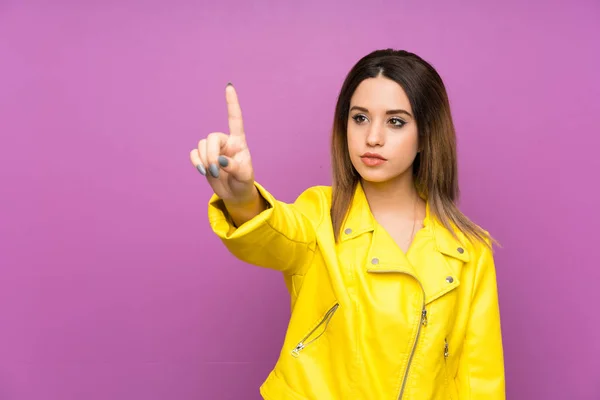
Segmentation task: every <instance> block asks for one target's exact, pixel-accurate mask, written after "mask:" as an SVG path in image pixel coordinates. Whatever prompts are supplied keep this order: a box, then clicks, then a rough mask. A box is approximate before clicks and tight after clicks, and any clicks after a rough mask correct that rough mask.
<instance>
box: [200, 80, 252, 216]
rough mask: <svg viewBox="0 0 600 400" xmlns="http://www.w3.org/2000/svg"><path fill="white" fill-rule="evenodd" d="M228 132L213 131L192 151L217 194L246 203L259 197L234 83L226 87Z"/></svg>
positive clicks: (238, 202)
mask: <svg viewBox="0 0 600 400" xmlns="http://www.w3.org/2000/svg"><path fill="white" fill-rule="evenodd" d="M225 98H226V100H227V114H228V120H229V135H227V134H225V133H222V132H213V133H210V134H209V135H208V136H207V137H206V139H202V140H200V142H199V143H198V148H197V149H194V150H192V151H191V153H190V160H191V161H192V164H193V165H194V166H195V167H196V168H197V169H198V171H200V173H201V174H202V175H204V176H206V177H207V180H208V183H209V185H210V186H211V188H212V189H213V191H214V192H215V194H216V195H217V196H219V197H220V198H221V199H223V200H224V201H225V203H229V204H247V203H251V202H253V201H255V200H256V198H257V195H258V192H257V190H256V188H255V186H254V169H253V168H252V160H251V158H250V151H249V150H248V145H247V143H246V134H245V132H244V124H243V120H242V110H241V108H240V104H239V101H238V97H237V93H236V91H235V89H234V87H233V86H232V85H231V84H228V85H227V87H226V88H225Z"/></svg>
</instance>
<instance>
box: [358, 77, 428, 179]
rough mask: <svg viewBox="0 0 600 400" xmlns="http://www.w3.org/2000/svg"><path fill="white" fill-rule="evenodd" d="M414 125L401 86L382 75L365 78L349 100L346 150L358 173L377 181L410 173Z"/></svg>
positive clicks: (415, 145) (416, 146)
mask: <svg viewBox="0 0 600 400" xmlns="http://www.w3.org/2000/svg"><path fill="white" fill-rule="evenodd" d="M417 132H418V131H417V124H416V121H415V119H414V118H413V112H412V109H411V107H410V102H409V100H408V97H407V96H406V93H404V90H403V89H402V87H401V86H400V85H399V84H397V83H396V82H394V81H393V80H391V79H388V78H385V77H383V76H378V77H377V78H369V79H365V80H364V81H362V82H361V83H360V85H358V87H357V88H356V91H355V92H354V94H353V95H352V98H351V99H350V113H349V116H348V151H349V152H350V160H351V161H352V164H353V165H354V168H356V170H357V171H358V173H359V174H360V176H361V177H362V178H363V179H364V180H365V181H368V182H373V183H381V182H386V181H390V180H393V179H395V178H398V177H400V176H402V175H403V174H406V173H409V174H412V168H411V167H412V164H413V161H414V160H415V157H416V155H417V152H418V149H419V143H418V134H417Z"/></svg>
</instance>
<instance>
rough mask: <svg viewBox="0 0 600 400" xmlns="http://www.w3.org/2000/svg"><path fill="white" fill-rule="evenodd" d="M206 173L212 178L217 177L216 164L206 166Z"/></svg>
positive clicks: (217, 168) (217, 169)
mask: <svg viewBox="0 0 600 400" xmlns="http://www.w3.org/2000/svg"><path fill="white" fill-rule="evenodd" d="M208 172H210V174H211V175H212V176H213V178H218V177H219V167H217V164H210V165H209V166H208Z"/></svg>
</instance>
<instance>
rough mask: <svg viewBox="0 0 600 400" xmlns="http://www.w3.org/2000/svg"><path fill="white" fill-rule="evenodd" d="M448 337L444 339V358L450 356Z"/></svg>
mask: <svg viewBox="0 0 600 400" xmlns="http://www.w3.org/2000/svg"><path fill="white" fill-rule="evenodd" d="M448 355H449V353H448V339H447V338H445V339H444V359H446V358H448Z"/></svg>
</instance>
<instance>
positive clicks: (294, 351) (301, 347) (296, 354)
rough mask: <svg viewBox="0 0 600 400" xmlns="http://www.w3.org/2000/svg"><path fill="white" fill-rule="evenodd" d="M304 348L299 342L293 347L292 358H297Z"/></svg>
mask: <svg viewBox="0 0 600 400" xmlns="http://www.w3.org/2000/svg"><path fill="white" fill-rule="evenodd" d="M303 348H304V343H302V342H300V343H298V345H297V346H296V347H294V350H292V356H294V357H295V358H298V356H299V355H300V351H301V350H302V349H303Z"/></svg>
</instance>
